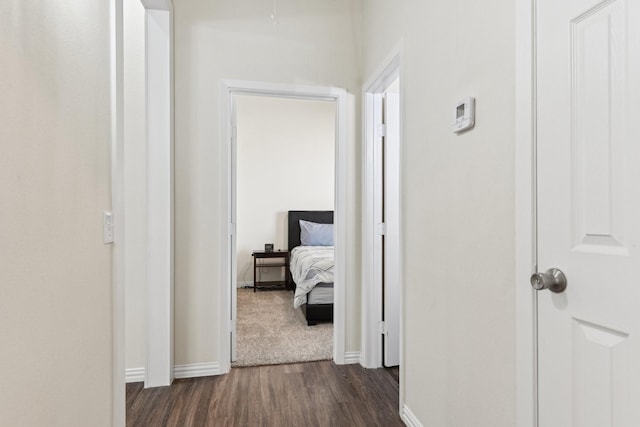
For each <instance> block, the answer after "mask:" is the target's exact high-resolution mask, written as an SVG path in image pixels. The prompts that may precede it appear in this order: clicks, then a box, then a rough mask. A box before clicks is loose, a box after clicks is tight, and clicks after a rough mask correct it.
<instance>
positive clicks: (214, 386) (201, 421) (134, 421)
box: [127, 361, 404, 427]
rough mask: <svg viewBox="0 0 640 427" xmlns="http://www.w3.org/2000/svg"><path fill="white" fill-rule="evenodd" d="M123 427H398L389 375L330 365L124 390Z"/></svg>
mask: <svg viewBox="0 0 640 427" xmlns="http://www.w3.org/2000/svg"><path fill="white" fill-rule="evenodd" d="M127 426H128V427H134V426H145V427H146V426H153V427H156V426H165V427H174V426H175V427H189V426H198V427H200V426H216V427H226V426H247V427H249V426H278V427H284V426H304V427H310V426H331V427H333V426H384V427H392V426H404V423H403V422H402V421H401V420H400V417H399V416H398V382H397V369H396V370H385V369H364V368H362V367H361V366H360V365H343V366H338V365H335V364H334V363H333V362H331V361H323V362H309V363H297V364H291V365H272V366H259V367H251V368H235V369H232V370H231V372H230V373H229V374H227V375H221V376H215V377H203V378H194V379H187V380H176V381H175V382H174V383H173V385H171V386H170V387H160V388H153V389H147V390H145V389H143V384H142V383H131V384H127Z"/></svg>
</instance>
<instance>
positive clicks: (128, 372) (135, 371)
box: [124, 368, 144, 383]
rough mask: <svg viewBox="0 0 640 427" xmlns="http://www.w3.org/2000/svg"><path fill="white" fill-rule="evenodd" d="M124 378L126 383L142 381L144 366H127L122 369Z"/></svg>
mask: <svg viewBox="0 0 640 427" xmlns="http://www.w3.org/2000/svg"><path fill="white" fill-rule="evenodd" d="M124 372H125V373H124V379H125V382H127V383H139V382H142V381H144V368H128V369H125V371H124Z"/></svg>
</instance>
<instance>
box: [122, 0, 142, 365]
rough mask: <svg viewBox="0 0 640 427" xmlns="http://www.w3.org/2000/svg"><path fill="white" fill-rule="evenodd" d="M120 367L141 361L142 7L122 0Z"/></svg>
mask: <svg viewBox="0 0 640 427" xmlns="http://www.w3.org/2000/svg"><path fill="white" fill-rule="evenodd" d="M123 15H124V116H125V119H124V149H125V155H124V158H125V161H124V173H125V217H126V241H125V245H126V248H127V249H126V257H125V287H126V367H127V369H136V368H143V367H144V366H145V365H146V335H145V331H146V326H145V322H146V280H147V276H146V262H147V260H146V249H145V248H146V238H147V233H146V230H147V222H146V216H147V211H146V209H147V205H146V198H145V194H146V186H147V182H146V174H147V171H146V162H147V160H146V159H147V157H146V129H145V115H146V109H145V9H144V6H142V3H141V2H140V1H139V0H125V1H124V11H123Z"/></svg>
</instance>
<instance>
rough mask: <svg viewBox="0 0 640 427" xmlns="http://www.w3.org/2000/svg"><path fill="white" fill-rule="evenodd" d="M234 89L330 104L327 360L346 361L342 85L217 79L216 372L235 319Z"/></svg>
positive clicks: (226, 360)
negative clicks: (331, 246) (331, 243)
mask: <svg viewBox="0 0 640 427" xmlns="http://www.w3.org/2000/svg"><path fill="white" fill-rule="evenodd" d="M234 95H262V96H271V97H279V98H294V99H309V100H319V101H332V102H335V104H336V142H335V144H336V147H335V184H334V185H335V192H334V197H335V202H334V203H335V204H334V224H335V282H334V288H333V292H334V303H333V318H334V323H333V324H334V327H333V360H334V362H335V363H336V364H338V365H342V364H345V363H346V359H347V357H346V354H345V353H346V352H345V350H346V252H347V248H346V244H347V232H346V225H347V224H346V217H347V215H346V206H347V203H346V202H347V161H346V156H347V135H348V133H347V127H348V109H347V91H346V90H345V89H342V88H336V87H325V86H304V85H287V84H278V83H265V82H254V81H240V80H222V81H221V82H220V100H221V104H220V120H221V121H220V132H221V134H220V141H221V143H220V145H219V149H220V151H219V159H220V165H219V166H220V183H221V184H220V206H221V209H220V212H221V215H220V224H219V226H220V236H221V238H220V247H219V251H220V252H219V253H220V276H219V277H220V299H219V304H220V305H219V308H220V310H219V312H220V317H219V324H220V334H219V340H220V341H219V348H220V353H219V355H218V360H219V361H220V371H221V373H227V372H229V371H230V369H231V348H232V346H231V339H230V334H231V332H232V330H233V329H234V322H235V319H232V318H231V316H232V312H233V306H232V304H233V303H234V302H235V297H234V296H235V294H236V292H237V289H236V287H235V286H233V284H234V282H235V278H234V277H232V273H233V268H232V263H233V262H235V257H236V255H235V254H232V253H231V250H230V248H231V239H232V236H233V235H235V233H236V230H235V224H234V223H233V219H234V218H233V211H232V208H233V207H234V203H235V188H232V185H233V182H234V181H233V180H232V176H233V174H234V173H235V172H236V168H237V166H236V164H235V161H236V159H235V143H234V140H233V139H234V136H235V132H234V123H233V121H234V120H235V114H236V113H235V103H234V99H233V97H234Z"/></svg>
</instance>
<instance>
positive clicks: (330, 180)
mask: <svg viewBox="0 0 640 427" xmlns="http://www.w3.org/2000/svg"><path fill="white" fill-rule="evenodd" d="M233 102H234V105H235V121H234V122H235V127H236V137H235V170H236V173H235V195H236V196H235V213H236V227H235V228H236V234H235V237H236V240H235V243H236V245H235V246H236V248H235V255H236V268H235V271H236V274H235V288H236V292H237V299H236V317H235V319H236V336H235V347H232V349H233V348H235V352H233V351H232V366H234V367H240V366H255V365H267V364H281V363H295V362H307V361H315V360H326V359H331V358H332V356H333V323H332V322H331V321H328V320H329V319H327V321H324V322H313V323H314V325H313V326H310V325H309V322H308V321H307V319H306V318H305V314H307V313H305V312H304V311H303V309H306V307H307V304H304V305H302V306H298V304H299V303H300V301H298V299H299V298H298V297H299V294H300V291H298V292H294V288H295V287H296V285H295V284H294V283H293V281H292V280H291V279H290V277H291V276H292V275H291V272H290V265H289V264H290V262H295V261H296V260H297V259H298V255H299V254H298V252H299V251H300V249H296V248H291V247H290V245H289V241H290V239H289V236H288V234H289V233H291V232H292V231H291V230H290V229H289V223H290V222H291V221H292V218H291V216H292V215H297V212H298V211H300V210H304V211H307V212H317V211H326V212H331V213H333V210H334V204H335V146H336V103H335V102H334V101H330V100H317V99H300V98H290V97H274V96H266V95H257V94H238V95H234V97H233ZM290 211H296V213H291V212H290ZM331 237H333V236H331ZM331 240H333V239H331ZM326 243H331V245H327V246H321V247H318V248H317V250H316V252H315V253H316V258H315V259H314V262H326V266H330V267H331V268H330V269H329V270H327V271H326V272H325V273H326V274H329V275H331V277H333V276H332V274H333V242H332V241H331V242H326ZM329 246H330V247H329ZM318 254H321V255H322V258H321V259H319V258H318V257H317V255H318ZM292 266H293V264H292ZM331 283H332V281H331ZM322 291H324V293H323V294H322V295H323V296H324V297H325V298H326V299H327V302H328V303H331V304H332V303H333V294H332V292H331V291H332V289H330V288H328V287H326V286H325V285H317V286H316V287H314V288H313V290H312V292H311V293H310V294H309V295H310V296H309V297H308V298H307V299H308V302H309V303H311V302H313V300H312V298H313V296H315V295H316V294H320V293H321V292H322ZM327 291H328V292H327ZM294 293H295V294H296V296H297V297H296V298H294Z"/></svg>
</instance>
